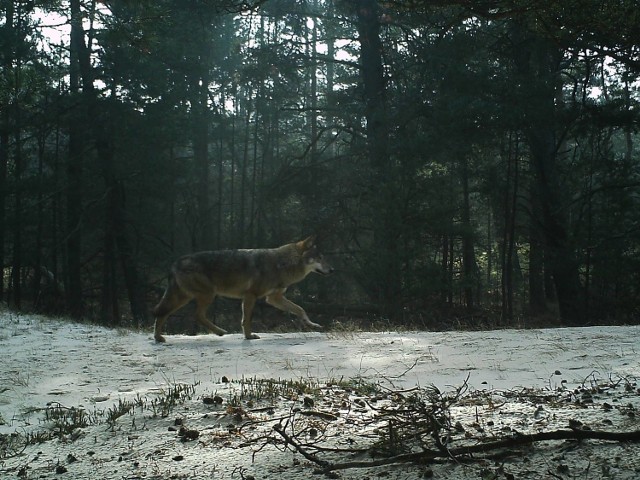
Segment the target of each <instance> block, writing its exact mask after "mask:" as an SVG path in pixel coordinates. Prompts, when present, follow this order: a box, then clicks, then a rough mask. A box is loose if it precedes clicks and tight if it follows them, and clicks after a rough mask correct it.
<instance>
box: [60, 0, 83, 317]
mask: <svg viewBox="0 0 640 480" xmlns="http://www.w3.org/2000/svg"><path fill="white" fill-rule="evenodd" d="M70 5H71V50H70V57H71V61H70V64H69V90H70V93H71V95H72V96H76V97H77V96H79V95H80V93H79V92H80V65H79V62H80V51H81V49H82V45H83V44H84V31H83V29H82V15H81V12H80V0H71V2H70ZM76 110H77V111H76V112H74V115H73V118H71V122H70V126H69V156H68V160H67V195H66V196H67V224H66V227H67V232H66V256H65V260H66V272H65V276H64V279H65V292H66V302H67V311H68V313H69V314H70V315H71V316H72V317H74V318H80V317H82V315H83V313H84V304H83V298H82V278H81V259H82V201H83V181H82V176H83V175H82V163H83V162H82V156H83V154H84V149H85V147H84V143H83V139H84V138H85V132H84V125H86V123H87V122H86V121H85V118H86V110H84V109H82V108H78V109H76Z"/></svg>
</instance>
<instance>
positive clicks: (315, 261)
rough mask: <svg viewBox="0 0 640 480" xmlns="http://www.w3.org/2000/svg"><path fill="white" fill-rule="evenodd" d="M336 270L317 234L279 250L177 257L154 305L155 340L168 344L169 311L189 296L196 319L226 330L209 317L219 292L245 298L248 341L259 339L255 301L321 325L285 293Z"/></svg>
mask: <svg viewBox="0 0 640 480" xmlns="http://www.w3.org/2000/svg"><path fill="white" fill-rule="evenodd" d="M332 272H333V268H332V267H331V266H330V265H329V264H328V263H327V261H326V260H325V259H324V257H323V255H322V254H321V253H320V252H319V251H318V247H317V245H316V242H315V237H313V236H311V237H307V238H306V239H304V240H301V241H299V242H295V243H289V244H286V245H282V246H281V247H278V248H262V249H244V250H218V251H206V252H198V253H193V254H191V255H185V256H183V257H181V258H179V259H178V260H177V261H176V262H175V263H174V264H173V266H172V267H171V272H170V274H169V285H168V286H167V289H166V290H165V292H164V295H163V297H162V299H161V300H160V302H159V303H158V305H156V307H155V308H154V311H153V313H154V316H155V319H156V320H155V331H154V337H155V340H156V341H157V342H165V338H164V337H163V336H162V328H163V327H164V324H165V322H166V321H167V318H168V317H169V315H171V314H172V313H173V312H175V311H176V310H178V309H179V308H180V307H182V306H184V305H185V304H186V303H188V302H189V301H190V300H192V299H195V301H196V313H195V316H196V320H197V322H198V323H199V324H200V325H202V326H204V327H205V328H206V329H207V330H209V331H210V332H212V333H215V334H217V335H224V334H225V333H227V332H226V331H225V330H223V329H222V328H220V327H218V326H216V325H214V324H213V323H212V322H210V321H209V320H208V319H207V317H206V312H207V308H208V307H209V305H211V303H212V302H213V301H214V299H215V297H216V296H221V297H227V298H238V299H241V300H242V331H243V333H244V337H245V338H246V339H248V340H253V339H258V338H260V337H259V336H258V335H256V334H255V333H252V332H251V315H252V313H253V307H254V306H255V304H256V300H258V299H259V298H265V299H266V301H267V303H268V304H270V305H273V306H274V307H276V308H279V309H280V310H283V311H285V312H290V313H293V314H294V315H296V317H298V323H299V325H300V326H301V327H304V326H306V327H309V328H315V329H320V328H322V327H321V326H320V325H318V324H317V323H313V322H312V321H311V320H309V317H308V316H307V313H306V312H305V311H304V310H303V309H302V307H300V306H299V305H296V304H295V303H293V302H292V301H291V300H289V299H287V298H286V297H285V296H284V294H285V292H286V291H287V288H288V287H289V286H290V285H293V284H294V283H298V282H300V281H301V280H303V279H304V278H305V277H306V276H307V275H309V274H310V273H319V274H322V275H328V274H330V273H332Z"/></svg>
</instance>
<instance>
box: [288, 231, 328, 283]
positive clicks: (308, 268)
mask: <svg viewBox="0 0 640 480" xmlns="http://www.w3.org/2000/svg"><path fill="white" fill-rule="evenodd" d="M315 242H316V240H315V237H313V236H311V237H307V238H305V239H304V240H301V241H299V242H298V243H296V247H297V248H298V250H299V251H300V252H302V259H303V262H304V268H305V272H306V273H307V274H308V273H320V274H322V275H329V274H330V273H332V272H333V267H332V266H331V265H329V263H328V262H327V261H326V260H325V258H324V256H323V255H322V254H321V253H320V252H319V251H318V246H317V245H316V243H315Z"/></svg>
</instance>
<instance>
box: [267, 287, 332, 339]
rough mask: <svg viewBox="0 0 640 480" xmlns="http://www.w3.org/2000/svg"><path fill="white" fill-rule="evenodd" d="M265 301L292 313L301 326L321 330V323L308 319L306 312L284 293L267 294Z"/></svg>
mask: <svg viewBox="0 0 640 480" xmlns="http://www.w3.org/2000/svg"><path fill="white" fill-rule="evenodd" d="M267 303H268V304H269V305H273V306H274V307H276V308H279V309H280V310H282V311H285V312H289V313H293V314H294V315H295V316H296V317H298V324H299V325H300V326H301V327H308V328H315V329H316V330H321V329H322V325H318V324H317V323H313V322H312V321H311V320H309V316H308V315H307V312H305V311H304V309H303V308H302V307H301V306H300V305H296V304H295V303H293V302H292V301H291V300H289V299H288V298H286V297H285V296H284V293H274V294H271V295H269V296H267Z"/></svg>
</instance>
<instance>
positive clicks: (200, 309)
mask: <svg viewBox="0 0 640 480" xmlns="http://www.w3.org/2000/svg"><path fill="white" fill-rule="evenodd" d="M215 298H216V296H215V295H198V296H197V297H196V321H197V322H198V323H199V324H200V325H202V326H203V327H204V328H206V329H207V330H209V331H210V332H211V333H215V334H216V335H220V336H222V335H224V334H225V333H227V331H226V330H223V329H222V328H220V327H218V326H217V325H214V324H213V323H212V322H211V321H209V319H208V318H207V308H208V307H209V305H211V303H212V302H213V300H215Z"/></svg>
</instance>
